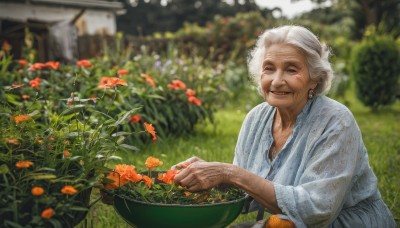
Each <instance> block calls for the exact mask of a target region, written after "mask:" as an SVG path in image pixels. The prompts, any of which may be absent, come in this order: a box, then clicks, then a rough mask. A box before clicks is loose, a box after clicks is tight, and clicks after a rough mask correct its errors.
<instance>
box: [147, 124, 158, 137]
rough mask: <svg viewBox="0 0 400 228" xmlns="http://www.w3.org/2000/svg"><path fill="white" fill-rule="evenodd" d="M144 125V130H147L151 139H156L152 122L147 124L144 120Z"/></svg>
mask: <svg viewBox="0 0 400 228" xmlns="http://www.w3.org/2000/svg"><path fill="white" fill-rule="evenodd" d="M144 126H145V128H146V131H147V132H149V133H150V134H151V135H152V136H153V140H156V139H157V137H156V131H155V130H154V127H153V125H152V124H149V123H147V122H144Z"/></svg>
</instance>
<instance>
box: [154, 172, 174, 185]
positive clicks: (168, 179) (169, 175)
mask: <svg viewBox="0 0 400 228" xmlns="http://www.w3.org/2000/svg"><path fill="white" fill-rule="evenodd" d="M176 174H178V170H172V169H171V170H168V171H167V172H166V173H163V174H159V175H158V180H160V181H162V182H164V183H166V184H172V183H173V182H174V178H175V175H176Z"/></svg>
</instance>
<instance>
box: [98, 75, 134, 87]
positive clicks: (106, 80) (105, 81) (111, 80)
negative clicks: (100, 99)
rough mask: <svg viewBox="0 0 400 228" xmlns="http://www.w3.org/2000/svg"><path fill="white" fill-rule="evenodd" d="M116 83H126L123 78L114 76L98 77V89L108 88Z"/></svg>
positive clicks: (124, 84) (123, 84)
mask: <svg viewBox="0 0 400 228" xmlns="http://www.w3.org/2000/svg"><path fill="white" fill-rule="evenodd" d="M117 85H122V86H126V85H128V83H126V81H125V80H124V79H121V78H116V77H102V78H101V79H100V83H99V86H98V88H99V89H109V88H112V87H114V86H117Z"/></svg>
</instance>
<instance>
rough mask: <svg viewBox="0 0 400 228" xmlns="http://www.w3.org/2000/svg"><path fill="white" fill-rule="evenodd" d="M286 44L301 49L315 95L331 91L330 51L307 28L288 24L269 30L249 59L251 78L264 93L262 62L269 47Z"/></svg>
mask: <svg viewBox="0 0 400 228" xmlns="http://www.w3.org/2000/svg"><path fill="white" fill-rule="evenodd" d="M277 43H286V44H290V45H293V46H294V47H296V48H299V49H300V50H301V51H302V52H303V53H304V55H305V58H306V60H307V63H308V70H309V72H310V78H311V79H314V80H317V82H318V84H317V86H316V88H315V89H314V94H315V95H323V94H326V93H328V92H329V90H330V88H331V84H332V80H333V77H334V76H333V70H332V66H331V64H330V62H329V55H330V50H329V48H328V47H327V46H326V45H325V44H323V43H321V42H320V41H319V40H318V38H317V37H316V36H315V35H314V34H313V33H312V32H311V31H310V30H308V29H306V28H304V27H301V26H297V25H286V26H281V27H277V28H273V29H268V30H266V31H265V32H264V33H263V34H262V35H260V37H259V38H258V40H257V43H256V46H255V48H254V49H253V50H252V51H251V52H250V55H249V57H248V61H247V63H248V68H249V73H250V78H251V79H252V81H253V82H254V83H255V84H256V85H257V87H258V89H259V91H261V84H260V83H261V82H260V81H261V73H262V63H263V61H264V57H265V51H266V49H267V48H268V47H270V46H271V45H273V44H277Z"/></svg>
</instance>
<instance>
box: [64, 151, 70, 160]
mask: <svg viewBox="0 0 400 228" xmlns="http://www.w3.org/2000/svg"><path fill="white" fill-rule="evenodd" d="M63 155H64V158H67V157H69V152H68V150H64V152H63Z"/></svg>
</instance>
